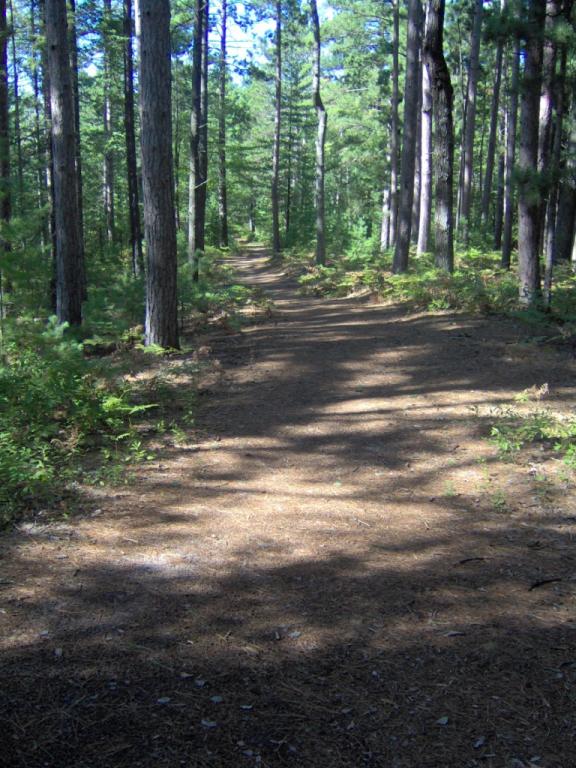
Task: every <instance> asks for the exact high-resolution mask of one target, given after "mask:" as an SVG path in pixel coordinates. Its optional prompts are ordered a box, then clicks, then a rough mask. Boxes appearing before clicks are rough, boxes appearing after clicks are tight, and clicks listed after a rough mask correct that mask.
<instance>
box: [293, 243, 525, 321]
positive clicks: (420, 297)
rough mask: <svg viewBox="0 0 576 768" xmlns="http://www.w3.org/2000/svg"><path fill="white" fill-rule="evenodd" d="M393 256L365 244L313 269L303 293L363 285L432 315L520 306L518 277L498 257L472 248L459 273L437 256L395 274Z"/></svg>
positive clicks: (341, 290)
mask: <svg viewBox="0 0 576 768" xmlns="http://www.w3.org/2000/svg"><path fill="white" fill-rule="evenodd" d="M390 262H391V259H390V254H384V255H381V254H378V248H377V243H375V242H374V239H371V240H365V241H364V248H362V246H361V244H360V243H359V242H354V241H353V243H352V245H351V247H350V249H349V250H348V251H347V252H346V253H345V255H344V256H342V257H341V258H339V259H336V260H334V261H333V262H331V263H330V264H329V265H328V266H326V267H316V266H314V267H310V268H309V269H308V270H307V272H306V273H305V274H304V275H303V276H302V277H300V284H301V285H302V287H303V290H304V291H305V292H308V293H314V294H316V295H324V294H328V295H339V296H344V295H346V294H347V293H350V292H351V291H353V290H356V289H358V288H361V287H366V288H370V289H372V290H374V291H376V292H378V293H379V294H380V295H381V296H382V297H383V298H385V299H389V300H391V301H402V302H406V303H407V304H410V305H412V306H414V307H417V308H424V309H428V310H431V311H436V310H449V309H465V310H468V311H482V312H490V311H494V312H504V311H510V310H512V308H513V307H515V306H516V302H517V289H516V282H515V280H514V276H513V275H512V274H511V273H509V272H506V271H503V270H501V269H500V268H499V265H498V255H497V254H491V253H488V254H486V253H482V252H481V251H479V250H475V249H469V250H468V251H466V252H465V253H461V254H459V255H458V258H457V265H456V270H455V271H454V273H453V274H451V275H450V274H447V273H446V272H445V271H443V270H440V269H437V268H436V267H435V266H434V262H433V257H432V256H430V255H424V256H421V257H419V258H418V257H415V258H413V259H412V260H411V265H410V269H409V271H408V272H407V273H405V274H402V275H393V274H391V272H390Z"/></svg>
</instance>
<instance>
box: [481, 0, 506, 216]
mask: <svg viewBox="0 0 576 768" xmlns="http://www.w3.org/2000/svg"><path fill="white" fill-rule="evenodd" d="M505 4H506V0H502V2H501V10H502V11H503V10H504V9H505ZM503 54H504V40H503V38H502V36H500V37H498V42H497V44H496V77H495V80H494V87H493V90H492V104H491V105H490V133H489V134H488V150H487V152H486V174H485V176H484V188H483V190H482V224H483V226H486V225H487V223H488V217H489V216H490V198H491V196H492V178H493V176H494V159H495V157H496V139H497V132H498V114H499V111H500V85H501V82H502V58H503Z"/></svg>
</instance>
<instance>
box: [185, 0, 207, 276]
mask: <svg viewBox="0 0 576 768" xmlns="http://www.w3.org/2000/svg"><path fill="white" fill-rule="evenodd" d="M203 8H204V3H203V0H196V2H195V5H194V39H193V48H192V111H191V114H190V174H189V186H188V261H189V262H190V264H191V266H192V274H193V278H194V279H196V280H197V279H198V251H199V250H200V244H199V243H198V242H197V239H196V238H197V234H198V227H197V224H196V220H197V218H198V216H199V211H198V205H197V202H198V187H199V185H200V183H201V182H200V179H201V175H202V171H201V167H200V131H201V125H202V47H203V42H204V34H203V31H202V30H203V26H204V13H203Z"/></svg>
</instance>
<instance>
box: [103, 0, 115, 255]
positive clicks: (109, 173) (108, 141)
mask: <svg viewBox="0 0 576 768" xmlns="http://www.w3.org/2000/svg"><path fill="white" fill-rule="evenodd" d="M111 17H112V0H104V14H103V29H102V38H103V46H102V47H103V51H104V103H103V105H102V118H103V123H102V126H103V129H104V164H103V192H104V194H103V202H104V217H105V220H106V239H107V241H108V243H114V241H115V239H116V236H115V231H116V222H115V215H114V214H115V212H114V153H113V151H112V99H111V94H110V90H111V85H110V80H111V75H112V70H111V61H110V59H111V51H110V34H111V29H110V26H111Z"/></svg>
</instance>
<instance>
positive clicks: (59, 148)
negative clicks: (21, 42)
mask: <svg viewBox="0 0 576 768" xmlns="http://www.w3.org/2000/svg"><path fill="white" fill-rule="evenodd" d="M45 8H46V53H47V55H46V59H47V64H48V73H49V82H50V112H51V121H52V124H51V136H52V156H53V160H54V169H53V173H54V175H53V179H52V183H53V185H54V209H55V230H56V314H57V318H58V322H60V323H70V324H71V325H79V324H80V323H81V322H82V298H83V296H82V294H83V290H82V271H83V270H82V252H81V239H80V211H79V207H78V174H77V167H76V152H75V148H76V128H75V119H74V95H73V87H72V74H71V71H70V53H69V49H68V34H67V33H68V22H67V18H66V0H46V3H45Z"/></svg>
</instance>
